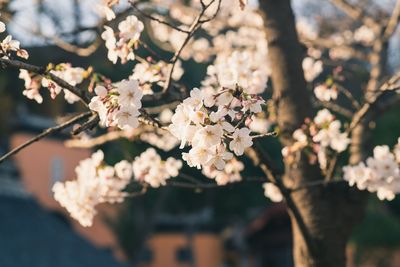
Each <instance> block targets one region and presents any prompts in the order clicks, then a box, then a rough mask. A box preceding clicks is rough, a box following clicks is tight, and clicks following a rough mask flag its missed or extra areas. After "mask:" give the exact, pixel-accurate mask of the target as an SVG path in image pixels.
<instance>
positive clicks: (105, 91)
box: [89, 80, 143, 130]
mask: <svg viewBox="0 0 400 267" xmlns="http://www.w3.org/2000/svg"><path fill="white" fill-rule="evenodd" d="M107 86H108V88H106V87H104V86H102V85H98V86H96V88H95V93H96V96H94V97H93V98H92V99H91V101H90V103H89V108H90V109H91V110H93V111H96V112H97V113H98V114H99V117H100V123H101V125H103V126H105V127H110V126H117V127H119V128H120V129H124V130H128V129H132V128H137V127H138V126H139V121H138V116H139V115H140V112H139V109H140V108H141V107H142V103H141V99H142V96H143V93H142V90H141V89H140V88H139V83H138V81H137V80H122V81H120V82H117V83H114V84H109V85H107Z"/></svg>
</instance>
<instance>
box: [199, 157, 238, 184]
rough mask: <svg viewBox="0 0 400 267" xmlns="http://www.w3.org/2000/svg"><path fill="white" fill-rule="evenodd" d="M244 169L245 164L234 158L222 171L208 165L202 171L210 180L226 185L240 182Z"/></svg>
mask: <svg viewBox="0 0 400 267" xmlns="http://www.w3.org/2000/svg"><path fill="white" fill-rule="evenodd" d="M243 169H244V164H243V163H242V162H241V161H239V160H237V159H235V158H232V159H230V160H228V161H227V162H226V164H225V166H224V168H223V169H222V170H219V169H217V168H216V167H215V166H213V165H207V166H205V167H204V168H203V169H202V173H203V174H204V175H205V176H206V177H207V178H210V179H213V180H215V182H216V183H217V184H218V185H226V184H228V183H234V182H240V181H241V180H242V176H241V174H240V172H241V171H243Z"/></svg>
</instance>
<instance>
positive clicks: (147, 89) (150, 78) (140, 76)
mask: <svg viewBox="0 0 400 267" xmlns="http://www.w3.org/2000/svg"><path fill="white" fill-rule="evenodd" d="M168 71H169V70H168V64H167V63H166V62H163V61H158V62H153V60H152V59H151V58H150V60H149V61H142V62H140V63H137V64H136V65H135V67H134V69H133V73H132V75H131V76H129V79H133V80H138V81H139V83H140V87H141V88H142V90H143V94H153V93H154V92H153V90H152V86H153V84H157V85H158V86H160V87H163V86H164V83H165V80H166V79H167V76H168V74H169V73H168ZM183 72H184V71H183V68H182V67H181V61H179V60H178V61H177V62H176V63H175V66H174V71H173V72H172V79H174V80H175V81H177V80H179V79H180V78H181V77H182V75H183Z"/></svg>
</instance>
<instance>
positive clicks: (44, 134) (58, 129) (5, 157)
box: [0, 112, 92, 163]
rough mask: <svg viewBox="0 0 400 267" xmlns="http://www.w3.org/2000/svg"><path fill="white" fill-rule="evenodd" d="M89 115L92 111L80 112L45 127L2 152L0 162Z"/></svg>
mask: <svg viewBox="0 0 400 267" xmlns="http://www.w3.org/2000/svg"><path fill="white" fill-rule="evenodd" d="M90 115H92V112H85V113H82V114H79V115H77V116H75V117H73V118H72V119H69V120H67V121H66V122H64V123H62V124H59V125H57V126H54V127H51V128H48V129H46V130H45V131H43V132H42V133H41V134H39V135H37V136H35V137H33V138H31V139H29V140H28V141H26V142H25V143H23V144H21V145H19V146H18V147H16V148H14V149H13V150H11V151H9V152H8V153H6V154H4V155H3V156H2V157H0V163H2V162H3V161H5V160H6V159H8V158H9V157H11V156H13V155H15V154H17V153H18V152H19V151H21V150H22V149H24V148H25V147H27V146H29V145H31V144H33V143H35V142H37V141H39V140H41V139H43V138H45V137H46V136H48V135H50V134H53V133H55V132H59V131H61V130H63V129H65V128H67V127H69V126H71V125H73V124H74V123H77V122H78V121H80V120H83V119H85V118H87V117H89V116H90Z"/></svg>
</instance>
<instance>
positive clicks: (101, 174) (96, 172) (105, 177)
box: [52, 148, 182, 227]
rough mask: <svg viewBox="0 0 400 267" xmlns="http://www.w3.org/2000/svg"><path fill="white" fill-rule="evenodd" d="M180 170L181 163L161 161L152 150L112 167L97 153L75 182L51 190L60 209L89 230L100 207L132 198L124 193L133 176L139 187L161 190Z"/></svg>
mask: <svg viewBox="0 0 400 267" xmlns="http://www.w3.org/2000/svg"><path fill="white" fill-rule="evenodd" d="M181 167H182V162H181V161H180V160H175V159H174V158H168V159H167V160H166V161H162V160H161V158H160V156H159V155H158V154H157V153H156V151H155V150H154V149H151V148H150V149H148V150H146V151H145V152H143V153H142V154H141V155H140V156H139V157H137V158H135V160H134V161H133V162H128V161H127V160H122V161H120V162H118V163H117V164H115V165H114V166H109V165H107V164H106V163H105V162H104V154H103V152H102V151H101V150H98V151H97V152H96V153H93V155H92V156H91V157H90V158H87V159H84V160H82V161H81V162H80V163H79V165H78V166H77V167H76V168H75V172H76V176H77V178H76V179H75V180H69V181H65V182H56V183H55V184H54V186H53V188H52V190H53V192H54V198H55V199H56V200H57V201H58V202H59V203H60V205H61V206H63V207H64V208H66V209H67V211H68V212H69V213H70V214H71V216H72V217H73V218H74V219H76V220H78V221H79V223H80V224H81V225H83V226H85V227H87V226H91V225H92V223H93V218H94V216H95V215H96V213H97V210H96V206H97V205H99V204H101V203H111V204H112V203H120V202H122V201H123V200H124V199H125V198H126V197H128V196H129V193H128V192H126V191H124V190H126V187H127V185H128V184H129V183H130V182H131V181H132V176H133V175H134V178H135V180H136V181H138V182H140V183H144V184H148V185H150V186H152V187H159V186H160V185H165V181H166V180H167V179H169V178H170V177H175V176H177V175H178V172H179V169H180V168H181Z"/></svg>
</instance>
